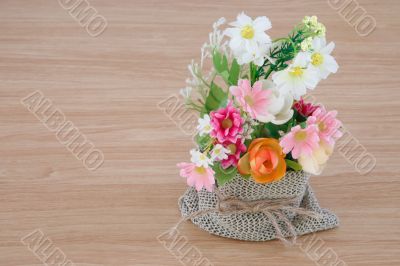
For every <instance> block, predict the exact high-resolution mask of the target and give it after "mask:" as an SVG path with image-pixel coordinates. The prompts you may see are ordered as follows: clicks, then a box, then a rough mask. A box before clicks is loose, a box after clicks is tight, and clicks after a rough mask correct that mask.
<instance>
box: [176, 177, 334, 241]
mask: <svg viewBox="0 0 400 266" xmlns="http://www.w3.org/2000/svg"><path fill="white" fill-rule="evenodd" d="M308 179H309V175H308V174H306V173H304V172H302V171H300V172H293V171H289V172H287V174H286V176H285V177H284V178H283V179H281V181H279V182H274V183H270V184H257V183H255V182H254V181H253V180H251V179H250V180H246V179H244V178H242V177H241V176H240V175H237V176H236V177H235V178H233V179H232V180H231V181H229V182H228V183H226V184H225V185H224V186H222V187H219V192H220V194H221V195H223V196H224V197H234V198H237V199H240V200H243V201H255V200H264V199H282V198H293V197H296V200H295V202H294V203H293V204H292V205H291V206H293V207H294V208H296V207H301V208H304V209H305V210H306V211H312V212H314V213H316V214H317V216H316V217H312V216H307V215H299V214H296V213H294V212H291V211H288V210H286V209H282V210H281V213H278V214H280V215H285V216H286V221H287V220H289V221H290V223H291V225H292V226H293V227H292V228H294V231H295V232H296V234H297V235H303V234H307V233H311V232H316V231H321V230H326V229H330V228H334V227H336V226H338V224H339V221H338V218H337V217H336V215H335V214H334V213H332V212H330V211H329V210H326V209H322V208H321V207H320V206H319V204H318V201H317V199H316V197H315V195H314V193H313V191H312V189H311V186H310V185H309V184H308ZM217 201H218V198H217V195H216V194H215V193H214V192H208V191H206V190H205V189H202V190H201V191H199V192H197V191H196V190H195V189H194V188H189V189H188V190H187V191H186V192H185V194H184V195H183V196H182V197H181V198H180V199H179V208H180V210H181V213H182V216H183V217H187V216H189V215H191V214H193V213H196V212H199V211H201V210H209V209H213V208H216V206H217ZM274 217H276V222H277V223H278V225H279V227H280V230H281V232H282V233H283V236H284V237H291V236H292V233H290V230H288V228H287V226H286V223H285V222H283V221H282V220H280V218H279V215H275V214H274ZM191 220H192V222H193V223H194V224H196V225H197V226H199V227H200V228H201V229H203V230H205V231H207V232H209V233H211V234H215V235H218V236H223V237H228V238H233V239H240V240H248V241H266V240H271V239H275V238H277V234H276V229H275V227H274V226H273V225H272V223H271V221H270V219H269V218H268V217H267V215H265V214H264V213H262V212H248V213H243V212H238V213H232V214H222V213H219V212H216V211H214V212H209V213H206V214H204V215H199V216H197V217H195V218H192V219H191Z"/></svg>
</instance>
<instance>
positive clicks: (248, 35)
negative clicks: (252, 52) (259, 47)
mask: <svg viewBox="0 0 400 266" xmlns="http://www.w3.org/2000/svg"><path fill="white" fill-rule="evenodd" d="M240 34H241V35H242V37H243V38H245V39H253V37H254V29H253V27H252V26H250V25H246V26H244V27H243V28H242V30H241V32H240Z"/></svg>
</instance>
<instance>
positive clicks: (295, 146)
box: [279, 125, 319, 159]
mask: <svg viewBox="0 0 400 266" xmlns="http://www.w3.org/2000/svg"><path fill="white" fill-rule="evenodd" d="M318 143H319V137H318V128H317V126H316V125H308V126H307V127H306V128H305V129H302V128H301V127H300V126H299V125H297V126H295V127H292V129H291V130H290V132H289V133H288V134H286V135H285V136H283V137H282V139H281V141H280V142H279V144H280V145H281V147H282V148H283V152H284V153H286V154H288V153H289V152H290V151H291V152H292V157H293V158H294V159H297V158H299V156H300V155H303V156H305V155H311V154H312V152H313V151H314V150H315V149H316V148H318V147H319V144H318Z"/></svg>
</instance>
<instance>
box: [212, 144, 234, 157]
mask: <svg viewBox="0 0 400 266" xmlns="http://www.w3.org/2000/svg"><path fill="white" fill-rule="evenodd" d="M229 153H230V150H228V149H226V148H225V147H224V146H222V145H221V144H217V145H215V146H214V148H213V150H212V151H211V159H212V160H214V161H216V160H218V161H221V160H225V159H227V158H228V154H229Z"/></svg>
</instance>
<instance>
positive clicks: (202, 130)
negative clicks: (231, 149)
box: [197, 115, 212, 136]
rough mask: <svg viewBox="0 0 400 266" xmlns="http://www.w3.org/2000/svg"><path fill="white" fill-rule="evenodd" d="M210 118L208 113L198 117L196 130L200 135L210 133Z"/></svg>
mask: <svg viewBox="0 0 400 266" xmlns="http://www.w3.org/2000/svg"><path fill="white" fill-rule="evenodd" d="M210 120H211V119H210V116H209V115H204V116H203V118H199V120H198V122H199V124H198V125H197V130H198V131H199V135H200V136H204V135H206V134H210V132H211V130H212V126H211V122H210Z"/></svg>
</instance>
